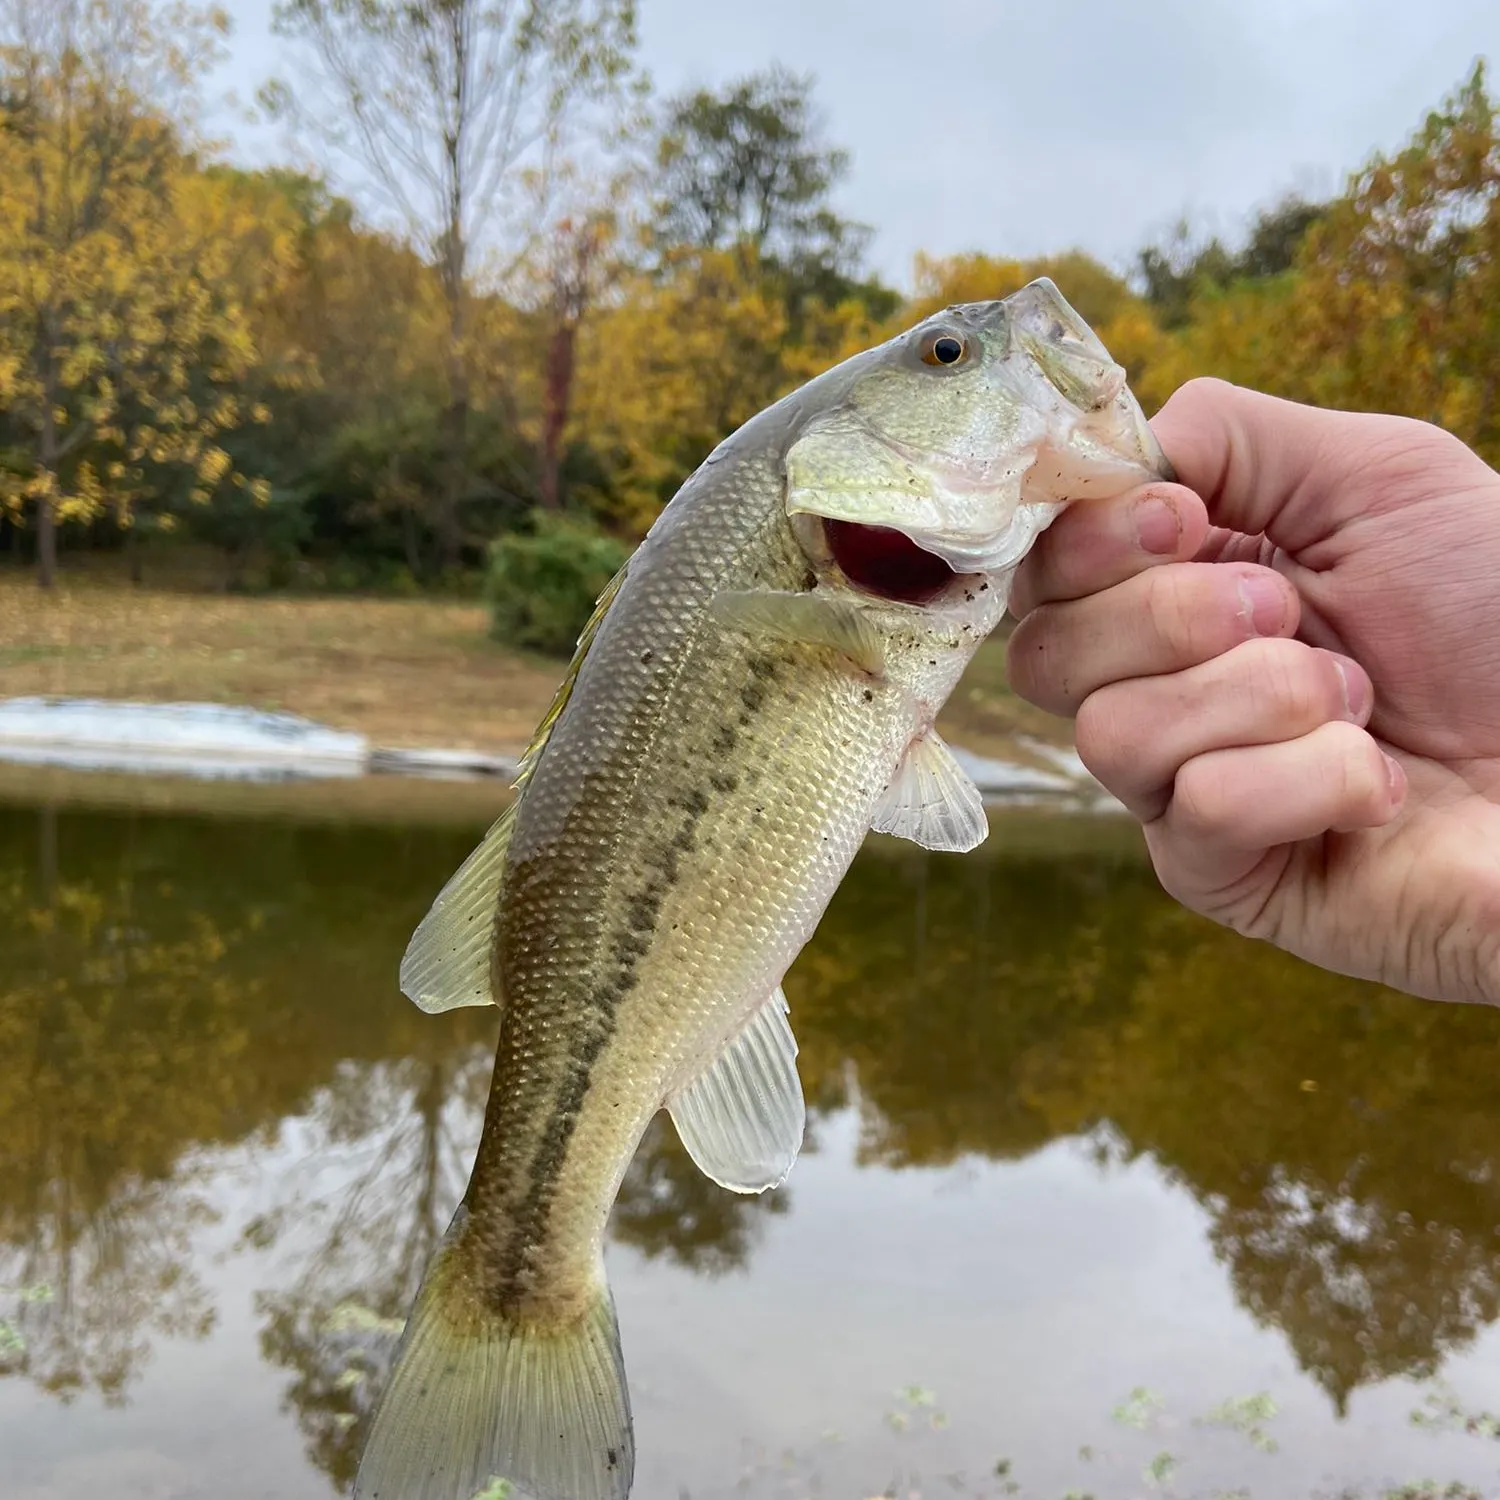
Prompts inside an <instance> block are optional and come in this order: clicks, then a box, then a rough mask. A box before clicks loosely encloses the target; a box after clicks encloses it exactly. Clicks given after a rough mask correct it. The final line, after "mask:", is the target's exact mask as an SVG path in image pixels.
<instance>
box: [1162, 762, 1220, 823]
mask: <svg viewBox="0 0 1500 1500" xmlns="http://www.w3.org/2000/svg"><path fill="white" fill-rule="evenodd" d="M1227 793H1228V785H1227V782H1226V780H1225V777H1224V773H1223V771H1222V770H1221V769H1220V766H1219V764H1218V758H1217V757H1215V756H1198V757H1197V758H1196V759H1194V760H1190V761H1188V762H1187V764H1186V765H1184V766H1181V767H1179V769H1178V772H1177V779H1176V781H1175V782H1174V784H1173V788H1172V809H1173V813H1174V815H1175V817H1176V820H1177V822H1178V824H1179V825H1180V826H1181V827H1183V828H1184V829H1186V830H1187V831H1188V832H1190V833H1193V834H1199V835H1203V834H1211V833H1214V832H1216V831H1217V830H1219V829H1220V828H1222V827H1223V826H1224V825H1225V823H1226V821H1227V820H1228V816H1229V805H1228V796H1227Z"/></svg>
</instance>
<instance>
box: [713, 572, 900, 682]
mask: <svg viewBox="0 0 1500 1500" xmlns="http://www.w3.org/2000/svg"><path fill="white" fill-rule="evenodd" d="M711 609H712V613H713V615H714V618H715V619H717V620H718V622H719V623H720V624H721V625H722V626H724V627H725V629H727V630H738V631H741V632H742V633H743V634H745V635H748V636H751V637H753V638H755V639H757V640H771V641H794V642H796V643H798V644H799V645H804V646H827V647H828V648H829V649H830V650H833V651H837V652H839V653H840V654H842V655H844V656H847V657H848V658H849V659H850V660H851V661H853V662H854V663H855V665H856V666H858V667H859V668H860V669H861V670H862V671H865V672H868V673H869V674H870V675H871V676H872V677H879V676H881V675H882V674H883V673H884V672H885V645H884V643H883V642H882V641H881V638H880V636H879V634H878V633H877V632H876V630H875V628H874V626H872V625H871V624H870V622H869V620H868V619H867V618H866V617H865V616H864V615H863V614H862V613H861V612H860V611H859V610H858V609H857V608H855V606H854V605H852V604H846V603H844V602H842V601H841V600H837V599H823V598H820V597H819V596H818V595H817V594H792V593H783V592H778V591H776V590H773V589H751V590H744V591H735V590H726V591H725V592H724V593H722V594H716V595H715V596H714V601H713V604H712V606H711Z"/></svg>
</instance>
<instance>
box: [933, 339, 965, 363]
mask: <svg viewBox="0 0 1500 1500" xmlns="http://www.w3.org/2000/svg"><path fill="white" fill-rule="evenodd" d="M968 352H969V346H968V345H967V344H966V343H965V342H964V340H963V339H961V338H959V337H958V335H957V334H953V333H938V334H929V335H928V336H927V337H926V338H925V339H923V341H922V363H923V364H926V365H956V364H957V363H958V362H959V360H961V359H962V358H963V357H964V355H965V354H967V353H968Z"/></svg>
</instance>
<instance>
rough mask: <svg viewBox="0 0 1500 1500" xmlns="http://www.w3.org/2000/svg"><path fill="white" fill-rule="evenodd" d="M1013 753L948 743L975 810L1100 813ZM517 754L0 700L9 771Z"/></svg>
mask: <svg viewBox="0 0 1500 1500" xmlns="http://www.w3.org/2000/svg"><path fill="white" fill-rule="evenodd" d="M1019 748H1021V749H1023V750H1024V752H1025V756H1026V760H1028V761H1030V762H1031V764H1027V763H1025V761H1023V760H1022V759H1020V758H1017V759H1016V760H1002V759H998V758H995V757H991V756H985V755H980V754H977V753H975V752H974V751H971V750H968V749H965V748H964V747H962V746H958V745H955V746H954V747H953V749H954V754H955V756H956V757H957V758H958V760H959V762H960V764H961V765H962V766H963V768H964V770H965V771H966V772H967V773H968V774H969V776H970V777H971V778H972V779H973V781H974V784H975V785H976V786H977V787H978V788H979V791H980V794H981V796H982V797H983V799H984V801H985V803H986V805H987V806H988V805H1014V804H1016V803H1026V802H1044V803H1053V802H1056V803H1060V804H1071V803H1083V804H1086V805H1087V806H1088V807H1089V809H1090V810H1096V811H1105V810H1112V809H1111V808H1110V806H1109V804H1113V799H1112V798H1110V797H1109V795H1108V793H1106V792H1105V791H1104V789H1103V788H1102V787H1101V786H1100V785H1099V784H1098V782H1096V781H1095V780H1094V778H1093V777H1092V776H1091V775H1089V773H1088V771H1087V770H1086V769H1085V768H1084V766H1083V764H1082V762H1081V761H1079V759H1078V757H1077V755H1076V753H1074V752H1072V751H1071V750H1063V749H1061V748H1059V747H1056V746H1051V745H1043V744H1041V743H1039V742H1037V741H1026V742H1024V743H1023V745H1022V746H1020V747H1019ZM1038 760H1040V761H1042V763H1043V764H1044V765H1046V766H1047V767H1048V768H1049V769H1046V770H1043V769H1040V768H1039V767H1038V766H1037V765H1036V764H1035V762H1036V761H1038ZM518 761H519V757H518V756H515V755H506V754H497V753H492V752H489V751H480V750H468V749H456V748H449V747H445V746H425V747H421V746H419V747H408V746H389V745H378V744H373V743H372V742H371V741H370V739H369V737H368V736H366V735H364V734H361V733H358V732H354V731H349V730H339V729H331V728H329V727H327V726H326V725H323V724H320V723H317V722H316V721H314V720H312V719H309V718H305V717H302V716H300V715H296V714H287V713H271V712H266V711H263V710H258V709H250V708H236V707H230V706H226V705H222V704H214V703H198V702H187V703H143V702H135V701H131V700H121V699H109V698H69V697H51V696H47V697H44V696H33V697H24V698H7V699H0V763H3V764H5V765H8V766H12V767H31V768H34V769H38V770H51V771H73V772H84V773H102V774H105V775H132V776H144V777H151V776H156V777H166V778H175V779H184V778H185V779H190V780H206V781H232V782H246V783H265V782H278V781H306V782H327V781H347V780H351V779H361V778H368V779H383V778H400V779H418V780H427V781H462V782H469V783H489V784H491V785H493V784H494V783H496V782H499V783H501V784H503V785H505V786H508V785H509V783H510V782H511V780H513V778H514V776H515V772H516V768H517V764H518ZM1101 802H1102V803H1103V804H1105V805H1103V806H1099V805H1096V804H1100V803H1101Z"/></svg>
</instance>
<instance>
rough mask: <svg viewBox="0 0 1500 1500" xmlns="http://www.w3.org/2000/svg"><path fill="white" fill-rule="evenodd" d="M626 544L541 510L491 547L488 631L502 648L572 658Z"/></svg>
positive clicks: (623, 556)
mask: <svg viewBox="0 0 1500 1500" xmlns="http://www.w3.org/2000/svg"><path fill="white" fill-rule="evenodd" d="M629 556H630V548H629V547H627V546H626V545H625V543H624V542H621V541H619V540H618V539H617V538H615V537H612V536H610V535H608V534H607V533H605V532H603V531H600V530H599V529H598V528H597V527H595V526H592V525H590V524H588V523H587V522H585V521H578V520H574V519H571V518H564V517H561V516H549V515H539V516H537V517H535V518H534V526H533V530H531V531H529V532H511V533H509V534H508V535H506V536H502V537H501V538H500V539H499V540H498V541H497V542H496V543H495V544H494V546H493V547H492V548H491V549H490V571H489V576H488V578H487V579H486V581H485V595H486V598H487V599H488V600H489V606H490V634H491V635H493V636H494V637H495V639H496V640H498V641H504V642H505V643H506V645H508V646H522V647H525V648H527V649H528V650H532V651H541V652H544V653H546V654H547V655H548V656H571V655H572V654H573V647H574V645H575V644H576V642H577V640H578V635H579V632H580V631H582V629H583V627H584V625H585V624H586V623H587V622H588V618H589V616H590V615H591V614H592V613H593V610H594V601H595V600H596V599H597V598H598V597H599V595H600V594H601V593H603V591H604V585H605V584H607V583H608V582H609V580H610V579H611V578H613V577H614V575H615V574H616V573H617V572H619V570H620V568H621V567H622V566H623V565H624V562H625V559H626V558H627V557H629Z"/></svg>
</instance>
